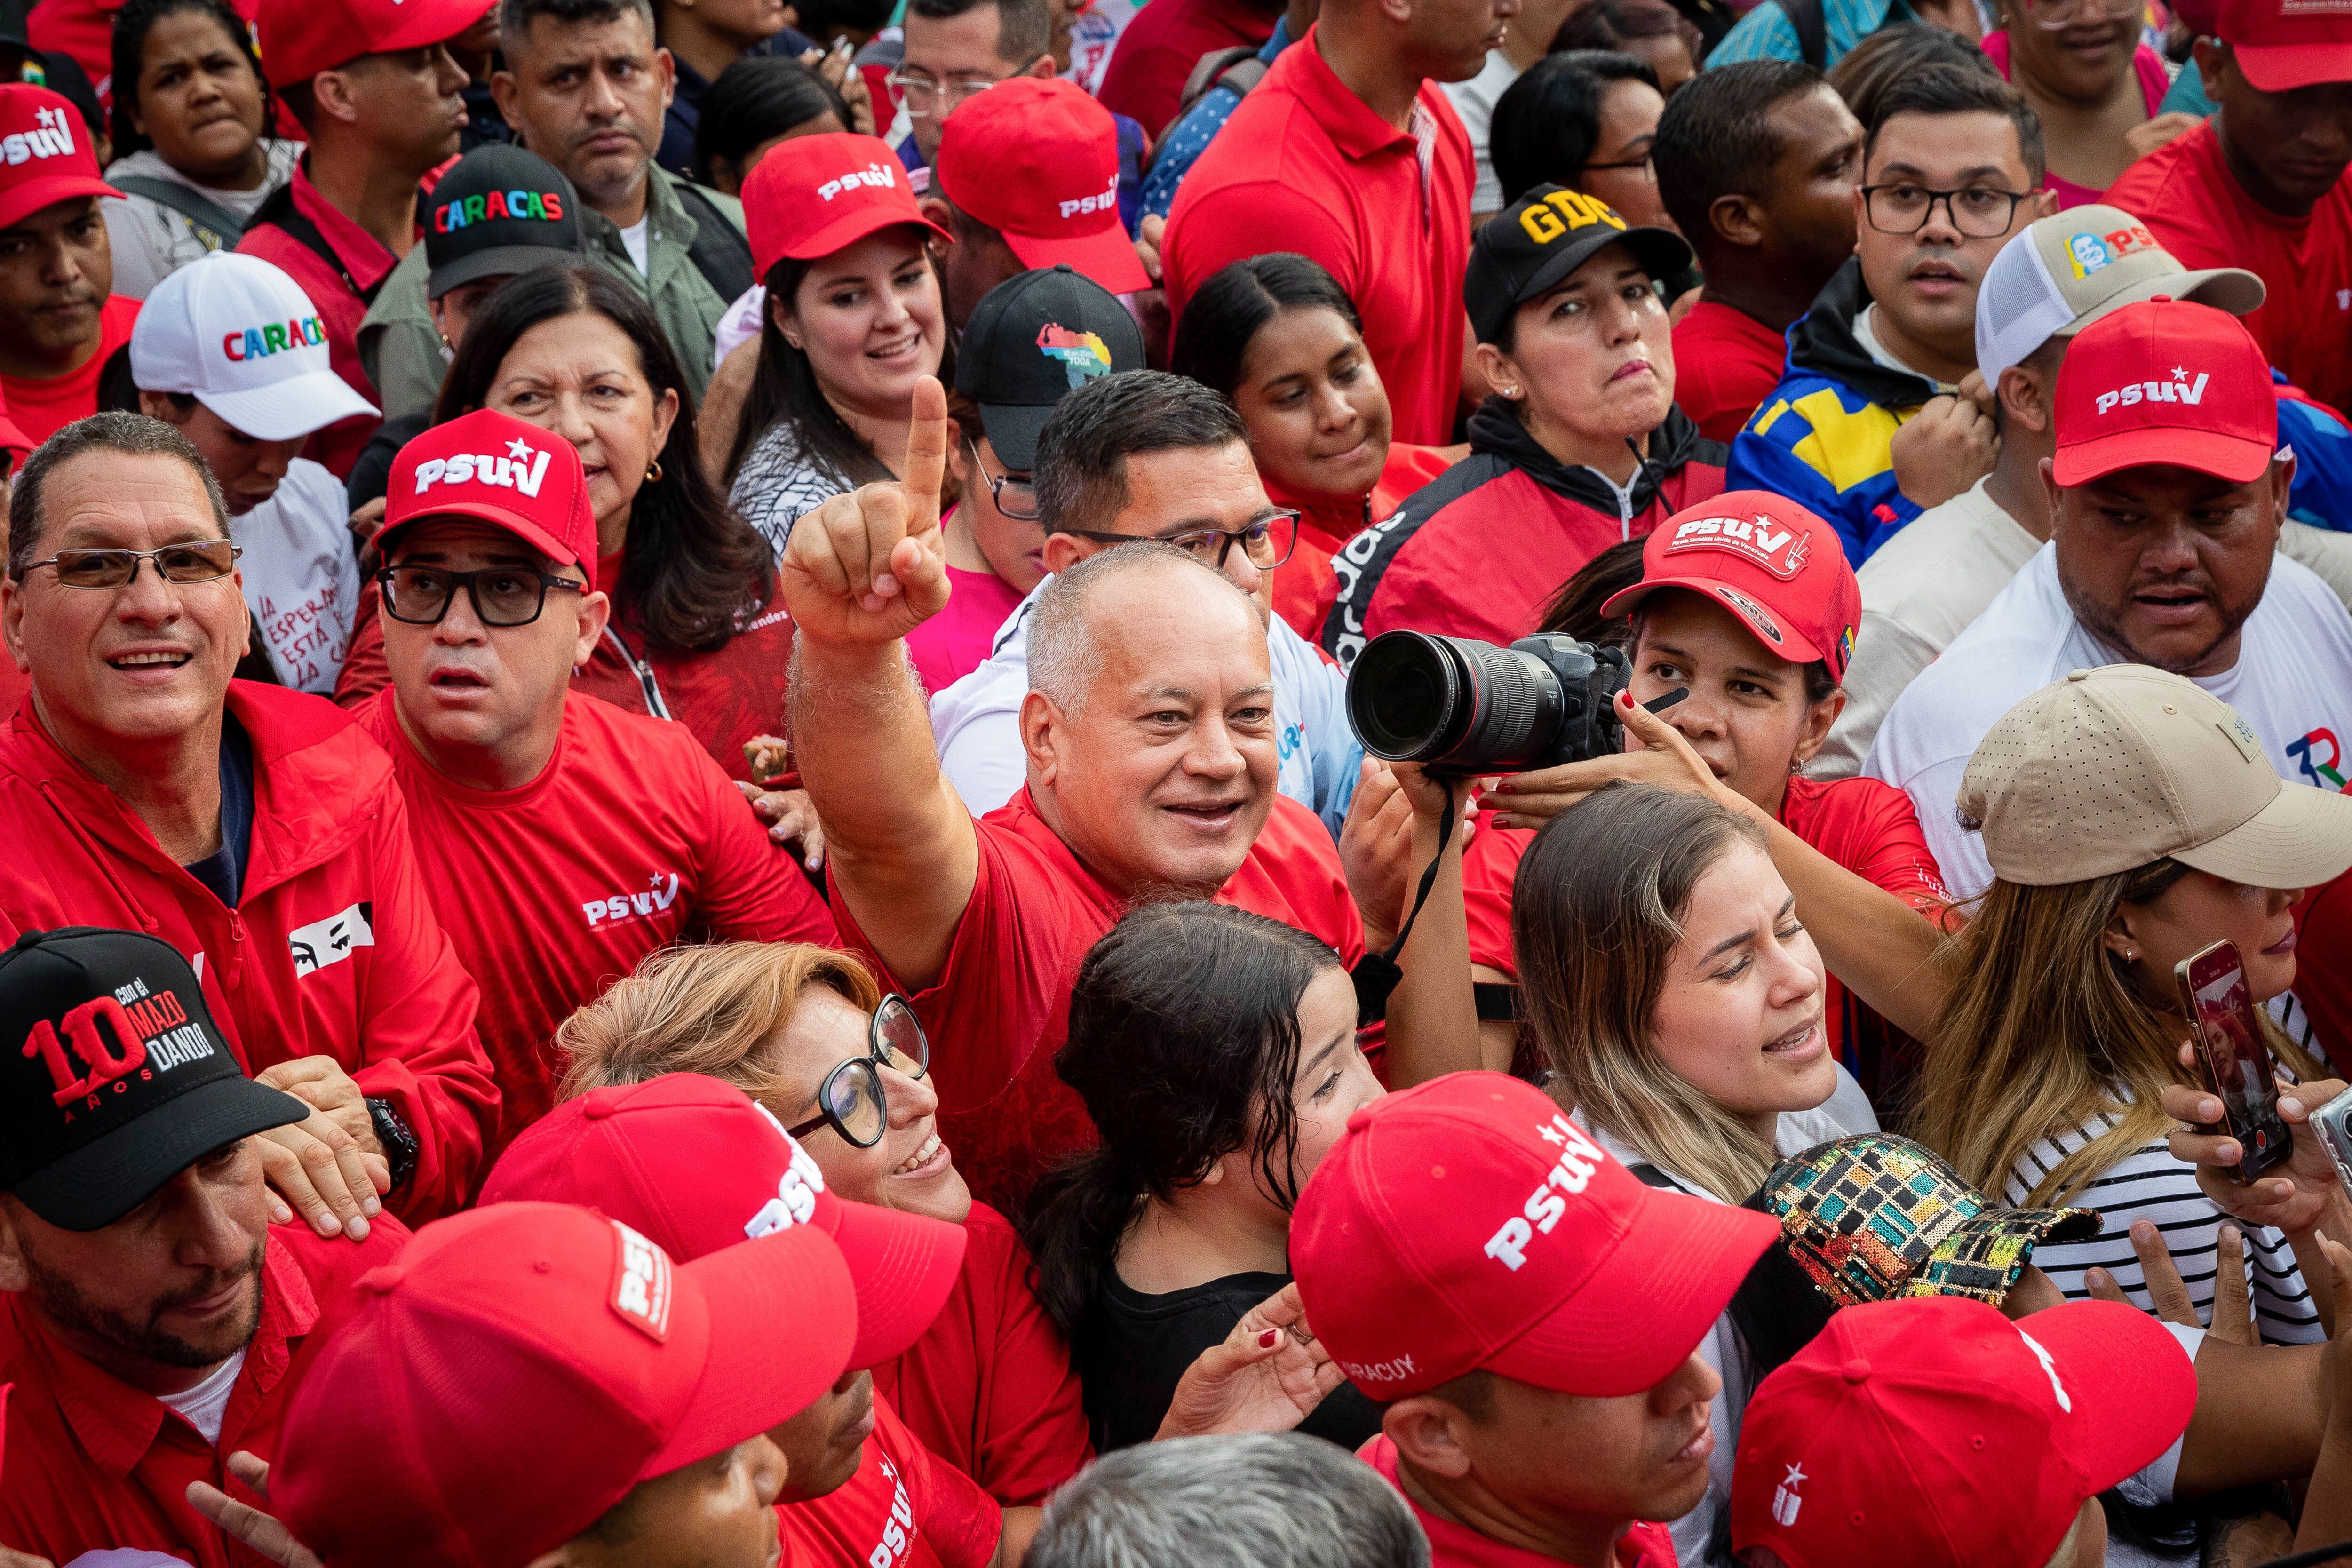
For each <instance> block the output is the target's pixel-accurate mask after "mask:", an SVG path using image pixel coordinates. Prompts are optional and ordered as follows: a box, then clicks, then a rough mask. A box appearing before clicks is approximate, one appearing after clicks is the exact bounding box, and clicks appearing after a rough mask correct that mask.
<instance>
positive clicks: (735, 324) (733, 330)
mask: <svg viewBox="0 0 2352 1568" xmlns="http://www.w3.org/2000/svg"><path fill="white" fill-rule="evenodd" d="M767 310H768V286H767V285H766V284H765V283H754V284H752V285H751V287H750V288H749V289H744V290H743V292H741V293H740V294H738V295H737V296H735V302H734V303H733V304H731V305H730V306H728V307H727V313H726V314H725V315H723V316H721V317H719V324H718V325H717V326H716V327H713V328H712V329H711V330H710V363H712V364H714V365H715V364H720V363H724V362H725V361H726V358H727V356H728V355H729V354H731V353H734V352H735V351H736V350H737V349H740V348H741V347H742V346H743V345H744V344H745V343H748V342H751V340H752V339H753V338H756V337H758V336H759V335H760V320H761V317H762V316H764V315H765V314H766V313H767Z"/></svg>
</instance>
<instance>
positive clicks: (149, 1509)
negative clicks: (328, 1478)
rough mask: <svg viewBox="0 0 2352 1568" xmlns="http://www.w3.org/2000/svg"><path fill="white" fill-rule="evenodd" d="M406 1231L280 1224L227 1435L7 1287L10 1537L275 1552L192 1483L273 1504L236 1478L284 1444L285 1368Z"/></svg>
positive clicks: (235, 1559) (241, 1565) (26, 1543)
mask: <svg viewBox="0 0 2352 1568" xmlns="http://www.w3.org/2000/svg"><path fill="white" fill-rule="evenodd" d="M407 1239H408V1232H407V1230H406V1229H405V1228H404V1227H403V1226H401V1225H400V1223H399V1222H398V1221H396V1220H394V1219H393V1218H391V1216H389V1215H384V1216H382V1217H379V1218H378V1219H377V1220H376V1221H375V1223H374V1225H373V1227H372V1228H371V1229H370V1230H369V1232H368V1238H367V1239H366V1240H365V1241H363V1242H357V1243H354V1242H350V1241H346V1240H344V1239H343V1238H341V1237H335V1238H334V1239H332V1240H324V1239H321V1238H320V1237H317V1236H314V1235H312V1234H311V1233H310V1231H308V1230H307V1229H305V1228H303V1227H302V1226H272V1227H271V1229H270V1232H269V1243H268V1251H267V1253H265V1254H264V1256H263V1258H262V1266H261V1267H262V1274H261V1279H262V1285H261V1321H260V1324H259V1326H258V1327H257V1328H256V1329H255V1331H254V1335H253V1342H252V1343H251V1344H250V1345H248V1346H247V1349H246V1352H245V1364H244V1366H243V1367H242V1368H240V1369H239V1370H238V1372H237V1374H236V1384H235V1386H234V1387H233V1388H232V1389H231V1391H230V1393H229V1397H228V1407H227V1409H226V1411H224V1412H223V1415H222V1420H221V1428H220V1441H219V1443H218V1444H217V1445H215V1444H212V1443H207V1442H206V1441H205V1438H204V1435H203V1434H202V1433H200V1432H198V1431H197V1430H196V1429H195V1428H194V1426H190V1425H189V1424H188V1422H187V1421H186V1420H185V1419H184V1418H183V1417H182V1416H181V1415H178V1414H177V1413H176V1412H174V1411H173V1410H172V1409H170V1408H169V1407H168V1406H166V1405H164V1404H163V1401H162V1400H160V1399H157V1398H156V1397H155V1396H154V1395H153V1394H147V1393H143V1392H142V1391H141V1390H139V1389H136V1388H133V1387H131V1385H130V1384H127V1383H123V1382H121V1380H119V1379H117V1378H116V1377H114V1376H113V1375H112V1374H111V1373H106V1372H102V1371H100V1369H99V1368H98V1367H96V1366H94V1365H92V1364H91V1363H89V1362H88V1361H85V1360H83V1359H82V1357H81V1356H80V1355H79V1354H77V1353H76V1352H74V1351H73V1350H71V1349H70V1348H68V1346H66V1345H65V1344H63V1343H61V1342H59V1341H58V1339H56V1338H55V1337H54V1336H53V1335H52V1334H51V1333H50V1332H49V1331H48V1329H47V1325H46V1324H45V1323H43V1322H42V1321H41V1320H40V1319H39V1317H38V1316H37V1315H36V1314H35V1313H34V1311H33V1310H32V1309H31V1307H30V1306H29V1305H28V1304H27V1302H26V1298H25V1297H24V1296H22V1295H19V1294H13V1293H11V1294H5V1295H0V1384H6V1383H14V1384H16V1391H15V1392H14V1393H13V1394H10V1395H9V1396H8V1405H7V1435H6V1436H7V1441H6V1448H7V1455H8V1480H7V1485H6V1486H5V1487H0V1542H6V1543H7V1544H8V1545H9V1546H12V1547H14V1548H16V1550H17V1551H20V1552H32V1553H33V1554H34V1555H36V1556H38V1557H46V1558H47V1559H48V1560H49V1561H51V1562H52V1563H71V1562H72V1561H73V1560H74V1559H75V1558H76V1557H79V1555H81V1554H82V1553H83V1552H100V1551H104V1550H107V1549H109V1548H128V1549H132V1550H142V1551H149V1552H165V1553H168V1554H170V1555H172V1556H174V1557H179V1558H183V1559H184V1560H186V1561H188V1562H190V1563H194V1564H195V1565H196V1568H261V1565H262V1564H264V1563H267V1562H268V1559H267V1558H264V1557H261V1556H259V1555H258V1554H257V1553H255V1552H250V1551H248V1550H247V1549H246V1548H245V1547H243V1546H241V1545H236V1544H234V1543H232V1542H230V1541H229V1540H228V1539H227V1538H226V1537H225V1536H224V1535H222V1534H221V1532H220V1531H217V1530H215V1528H213V1526H212V1525H211V1523H210V1522H208V1521H206V1520H205V1517H204V1516H203V1515H202V1514H199V1513H198V1512H196V1510H194V1509H193V1508H191V1507H189V1506H188V1499H187V1492H188V1483H189V1482H190V1481H209V1482H211V1483H212V1484H213V1485H214V1486H216V1487H218V1488H220V1489H222V1490H223V1491H225V1492H226V1493H228V1494H229V1496H231V1497H233V1498H236V1499H237V1500H240V1501H243V1502H247V1503H251V1504H253V1505H254V1506H255V1507H257V1508H264V1509H266V1508H267V1507H268V1504H267V1503H265V1502H264V1501H263V1500H261V1499H259V1498H257V1497H255V1496H254V1495H253V1494H252V1493H251V1492H249V1491H247V1489H245V1488H244V1486H243V1485H241V1484H240V1483H238V1482H237V1481H236V1480H233V1479H230V1477H229V1476H228V1473H227V1469H226V1465H225V1464H224V1462H223V1461H224V1460H225V1459H226V1458H227V1456H228V1455H230V1454H232V1453H234V1452H236V1450H237V1449H239V1448H245V1449H249V1450H250V1451H252V1452H253V1453H255V1454H257V1455H259V1456H260V1457H261V1458H264V1459H269V1458H275V1457H276V1455H277V1452H278V1421H279V1419H280V1418H281V1417H282V1416H283V1415H284V1413H285V1410H284V1407H285V1403H286V1394H287V1391H288V1384H287V1382H286V1369H287V1365H288V1363H289V1362H291V1361H292V1360H293V1356H294V1352H296V1351H297V1350H299V1348H300V1347H301V1343H302V1340H303V1336H304V1335H306V1334H308V1333H309V1332H310V1330H311V1327H312V1325H313V1324H315V1323H316V1322H317V1321H318V1318H319V1310H320V1306H321V1305H322V1304H323V1303H324V1302H325V1301H326V1300H328V1299H329V1298H330V1297H331V1296H332V1295H333V1294H334V1293H335V1292H336V1291H337V1290H339V1289H342V1288H343V1287H345V1286H346V1285H348V1284H349V1283H350V1282H351V1281H352V1280H353V1279H358V1278H359V1277H360V1275H362V1274H363V1273H365V1272H366V1271H367V1270H368V1269H370V1268H374V1267H376V1266H377V1265H378V1264H382V1263H389V1262H390V1261H392V1259H393V1258H394V1257H395V1256H396V1255H397V1254H398V1253H399V1251H400V1248H401V1247H402V1246H403V1245H404V1243H405V1242H406V1241H407Z"/></svg>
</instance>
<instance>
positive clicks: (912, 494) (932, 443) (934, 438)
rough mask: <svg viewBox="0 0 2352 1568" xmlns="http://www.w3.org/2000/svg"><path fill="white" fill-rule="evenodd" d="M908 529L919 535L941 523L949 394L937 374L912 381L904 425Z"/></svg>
mask: <svg viewBox="0 0 2352 1568" xmlns="http://www.w3.org/2000/svg"><path fill="white" fill-rule="evenodd" d="M905 472H906V478H905V479H901V480H900V481H899V488H900V489H903V490H905V491H906V493H907V532H908V535H910V536H914V535H920V534H923V533H926V532H928V531H930V530H932V529H935V528H937V527H938V526H939V524H940V486H941V485H942V484H944V483H945V482H946V480H947V472H948V395H947V393H946V392H945V391H944V390H942V389H941V388H940V378H939V377H937V376H935V375H927V376H924V377H922V378H921V379H920V380H919V381H917V382H916V383H915V407H914V418H913V419H912V420H910V421H909V422H908V426H907V467H906V469H905Z"/></svg>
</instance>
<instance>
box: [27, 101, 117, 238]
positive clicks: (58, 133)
mask: <svg viewBox="0 0 2352 1568" xmlns="http://www.w3.org/2000/svg"><path fill="white" fill-rule="evenodd" d="M121 194H122V193H121V191H118V190H116V189H115V188H114V187H113V186H112V185H110V184H107V183H106V182H105V181H104V180H101V179H100V178H99V177H98V154H97V153H95V152H93V151H91V149H90V145H89V127H88V126H86V125H84V124H83V123H82V120H81V111H80V110H77V109H76V108H74V106H73V105H72V104H71V103H70V102H68V100H66V99H65V98H63V97H62V96H60V95H59V94H57V93H54V92H51V91H50V90H49V89H47V88H46V87H27V86H24V85H21V84H18V83H14V82H12V83H10V84H9V85H7V86H5V87H0V228H5V227H6V226H8V225H10V224H12V223H16V222H17V221H18V220H20V219H22V218H26V217H29V216H32V215H33V214H34V213H37V212H38V211H40V210H41V209H42V208H43V207H45V206H48V205H52V204H53V203H57V202H62V201H68V200H70V199H71V198H73V197H75V196H119V195H121Z"/></svg>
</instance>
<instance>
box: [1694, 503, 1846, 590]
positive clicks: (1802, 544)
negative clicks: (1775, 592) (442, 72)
mask: <svg viewBox="0 0 2352 1568" xmlns="http://www.w3.org/2000/svg"><path fill="white" fill-rule="evenodd" d="M1681 550H1720V551H1723V552H1726V553H1727V554H1731V555H1737V556H1739V557H1740V558H1741V559H1743V560H1748V561H1753V562H1754V563H1756V564H1757V565H1759V566H1761V567H1763V568H1764V570H1766V571H1767V572H1769V573H1770V574H1772V575H1773V576H1775V577H1778V578H1780V581H1782V582H1783V583H1785V582H1787V581H1788V580H1789V579H1790V578H1791V577H1794V576H1795V575H1796V574H1798V573H1800V572H1801V571H1803V570H1804V569H1805V559H1806V557H1808V556H1810V555H1811V553H1812V552H1813V542H1812V538H1811V535H1809V534H1806V533H1803V532H1801V531H1798V530H1797V529H1794V528H1791V527H1790V526H1789V525H1788V524H1786V523H1782V522H1775V521H1772V520H1771V519H1770V518H1769V517H1766V516H1764V515H1763V514H1762V513H1761V512H1759V513H1758V514H1757V515H1756V517H1755V518H1754V520H1753V521H1750V520H1749V519H1748V518H1744V517H1693V518H1685V519H1684V520H1683V521H1681V522H1679V523H1677V524H1675V537H1674V539H1673V540H1672V542H1669V543H1668V544H1667V545H1666V549H1665V553H1667V554H1668V555H1672V554H1674V553H1675V552H1676V551H1681Z"/></svg>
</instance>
